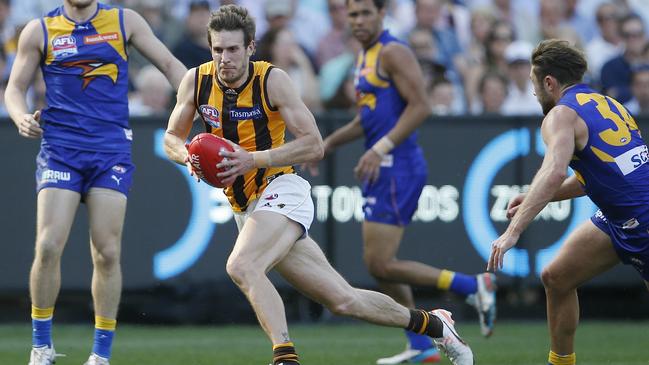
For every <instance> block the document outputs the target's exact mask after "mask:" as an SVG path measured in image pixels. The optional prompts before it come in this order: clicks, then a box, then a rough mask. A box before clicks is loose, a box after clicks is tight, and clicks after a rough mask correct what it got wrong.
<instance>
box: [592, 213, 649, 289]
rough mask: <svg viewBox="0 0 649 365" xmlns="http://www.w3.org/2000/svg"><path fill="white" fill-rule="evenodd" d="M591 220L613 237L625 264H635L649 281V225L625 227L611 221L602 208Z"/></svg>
mask: <svg viewBox="0 0 649 365" xmlns="http://www.w3.org/2000/svg"><path fill="white" fill-rule="evenodd" d="M590 220H591V221H592V222H593V224H595V226H597V228H599V229H601V230H602V231H603V232H604V233H606V234H607V235H608V236H609V237H611V242H612V243H613V248H615V251H616V252H617V255H618V256H619V258H620V261H622V262H623V263H624V264H625V265H631V266H633V267H634V268H635V269H636V270H637V271H638V272H639V273H640V276H642V278H643V279H644V280H646V281H649V225H648V224H642V225H639V226H637V227H635V228H629V229H624V228H622V227H619V226H617V225H614V224H611V223H609V221H608V219H606V217H605V216H604V214H603V213H602V211H601V210H598V211H597V212H596V213H595V214H594V215H593V216H592V217H591V218H590Z"/></svg>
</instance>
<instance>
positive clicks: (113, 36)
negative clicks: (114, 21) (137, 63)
mask: <svg viewBox="0 0 649 365" xmlns="http://www.w3.org/2000/svg"><path fill="white" fill-rule="evenodd" d="M117 40H119V35H118V34H117V32H112V33H102V34H93V35H87V36H85V37H83V43H84V44H90V45H92V44H99V43H106V42H110V41H117Z"/></svg>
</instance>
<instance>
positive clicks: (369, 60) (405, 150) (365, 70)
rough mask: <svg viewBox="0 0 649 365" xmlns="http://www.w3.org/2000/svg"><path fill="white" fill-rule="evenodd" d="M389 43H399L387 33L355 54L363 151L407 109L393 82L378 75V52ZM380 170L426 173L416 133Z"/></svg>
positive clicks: (355, 79) (355, 83) (387, 130)
mask: <svg viewBox="0 0 649 365" xmlns="http://www.w3.org/2000/svg"><path fill="white" fill-rule="evenodd" d="M390 42H399V43H402V44H403V42H401V41H400V40H398V39H397V38H395V37H393V36H392V35H391V34H390V33H389V32H388V31H387V30H385V31H383V33H382V34H381V35H380V37H379V39H378V40H377V41H376V43H374V44H373V45H372V46H370V47H369V48H367V49H365V50H363V51H362V52H361V53H360V54H359V55H358V60H357V62H356V71H355V77H354V85H355V87H356V95H357V105H358V108H359V113H360V117H361V124H362V126H363V130H364V132H365V148H366V149H369V148H371V147H372V146H373V145H374V144H375V143H376V142H377V141H378V140H379V139H381V138H382V137H383V136H385V135H386V134H388V132H390V130H392V128H394V126H395V125H396V124H397V121H398V120H399V117H400V116H401V113H403V110H404V109H405V108H406V101H405V100H404V99H403V97H401V95H400V94H399V90H397V87H396V85H395V84H394V82H393V81H392V80H390V79H389V78H386V77H384V76H382V75H381V74H379V60H380V58H379V55H380V54H381V49H383V47H385V46H386V45H387V44H388V43H390ZM388 157H389V159H388V160H387V161H385V160H384V164H382V167H388V168H391V171H393V172H396V171H404V172H407V171H410V172H411V173H412V171H418V172H421V173H425V170H426V162H425V160H424V157H423V153H422V151H421V148H419V146H418V145H417V133H416V132H415V133H412V134H411V135H410V136H409V137H408V138H406V139H405V140H404V141H403V142H402V143H401V144H399V145H398V146H397V147H396V148H395V149H394V150H392V152H390V156H388Z"/></svg>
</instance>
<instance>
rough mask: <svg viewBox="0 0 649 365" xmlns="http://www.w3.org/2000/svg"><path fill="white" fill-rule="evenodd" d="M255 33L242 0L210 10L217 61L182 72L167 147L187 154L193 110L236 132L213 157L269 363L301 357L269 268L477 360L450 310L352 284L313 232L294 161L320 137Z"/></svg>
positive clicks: (240, 274) (334, 302)
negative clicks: (258, 56)
mask: <svg viewBox="0 0 649 365" xmlns="http://www.w3.org/2000/svg"><path fill="white" fill-rule="evenodd" d="M254 39H255V23H254V20H253V19H252V18H251V17H250V16H249V14H248V11H247V10H246V9H244V8H242V7H238V6H235V5H227V6H222V7H220V8H219V9H218V11H216V12H215V13H213V14H212V16H211V19H210V22H209V26H208V41H209V44H210V48H211V51H212V56H213V61H211V62H208V63H205V64H203V65H201V66H199V67H197V68H195V69H191V70H190V71H189V72H187V74H186V75H185V77H184V78H183V80H182V82H181V85H180V88H179V91H178V97H177V104H176V107H175V108H174V110H173V112H172V114H171V116H170V119H169V126H168V128H167V132H166V135H165V150H166V152H167V154H168V155H169V157H170V158H171V159H172V160H174V161H176V162H178V163H184V164H188V156H187V155H188V154H187V150H186V148H185V144H184V143H185V140H186V139H187V137H188V135H189V132H190V129H191V126H192V119H193V116H194V113H196V112H197V111H198V112H199V114H200V115H201V117H202V118H203V121H204V122H205V126H206V128H207V130H208V131H211V132H212V133H214V134H216V135H218V136H223V137H225V138H226V139H228V140H230V141H232V142H233V143H232V146H233V147H234V149H235V152H221V155H222V156H223V157H225V158H227V160H224V161H222V162H221V163H219V164H218V165H217V166H219V168H229V170H228V171H226V172H223V173H221V174H219V175H220V177H221V178H222V179H223V182H224V183H225V184H226V185H229V187H228V188H227V189H226V190H225V193H226V195H227V196H228V198H229V200H230V203H231V205H232V208H233V210H234V212H235V220H236V222H237V226H238V228H239V236H238V237H237V240H236V242H235V244H234V248H233V250H232V253H231V254H230V257H229V258H228V262H227V268H226V269H227V272H228V274H229V275H230V277H231V278H232V280H233V281H234V282H235V283H236V284H237V285H238V286H239V288H240V289H241V290H242V291H243V293H244V294H245V295H246V296H247V298H248V300H249V301H250V304H251V305H252V307H253V309H254V311H255V313H256V315H257V318H258V320H259V322H260V324H261V326H262V328H263V329H264V331H265V332H266V334H267V335H268V337H269V338H270V340H271V341H272V344H273V364H274V365H279V364H283V365H296V364H299V360H298V355H297V352H296V350H295V347H294V345H293V342H291V338H290V336H289V332H288V327H287V323H286V314H285V312H284V305H283V303H282V299H281V298H280V296H279V294H278V292H277V290H276V289H275V287H274V286H273V284H272V283H271V281H270V280H269V279H268V277H267V273H268V271H270V270H271V269H275V270H277V271H278V272H279V273H280V274H281V275H282V276H283V277H284V278H285V279H286V280H287V281H288V282H289V283H291V284H292V285H293V286H294V287H295V288H296V289H298V290H299V291H300V292H302V293H304V294H305V295H307V296H309V297H311V298H312V299H314V300H315V301H317V302H319V303H322V304H323V305H325V306H326V307H327V308H329V309H330V310H331V311H332V312H334V313H337V314H340V315H346V316H352V317H355V318H358V319H363V320H365V321H369V322H372V323H376V324H380V325H385V326H392V327H402V328H407V329H410V330H415V331H417V332H419V333H421V334H427V335H429V336H431V337H433V338H435V340H436V341H438V342H439V343H440V344H441V346H443V348H445V349H446V351H447V353H448V355H449V358H450V359H451V361H452V363H453V364H462V365H469V364H473V355H472V353H471V349H470V348H469V347H468V346H467V345H466V344H465V343H464V342H463V341H462V340H461V339H460V338H459V336H458V335H457V333H456V332H455V330H454V328H453V322H452V320H451V319H450V313H448V312H446V311H444V310H441V309H438V310H435V311H432V312H426V311H423V310H409V309H407V308H406V307H404V306H401V305H399V304H398V303H396V302H395V301H394V300H392V299H391V298H390V297H388V296H386V295H384V294H381V293H377V292H373V291H368V290H361V289H356V288H353V287H351V286H350V285H349V284H348V283H347V282H346V281H345V280H344V279H343V278H342V277H341V276H340V275H339V274H338V273H337V272H336V271H335V270H334V269H333V268H332V267H331V265H330V264H329V263H328V262H327V260H326V258H325V256H324V254H323V253H322V251H321V250H320V247H319V246H318V244H317V243H316V242H314V241H313V240H312V239H311V238H310V237H309V236H308V229H309V226H310V225H311V221H312V219H313V202H312V200H311V196H310V185H309V183H308V182H307V181H306V180H304V179H302V178H301V177H299V176H298V175H296V174H295V172H294V170H293V168H292V167H291V165H293V164H297V163H302V162H306V161H312V160H317V159H320V158H321V157H322V138H321V136H320V133H319V132H318V129H317V127H316V124H315V120H314V117H313V115H312V114H311V112H310V111H309V110H308V109H307V108H306V106H305V105H304V103H303V102H302V101H301V100H300V98H299V96H298V95H297V93H296V92H295V90H294V88H293V86H292V83H291V80H290V79H289V77H288V76H287V74H286V73H285V72H284V71H282V70H280V69H277V68H274V67H273V66H272V65H271V64H269V63H266V62H250V57H251V56H252V54H253V53H254V51H255V43H254ZM215 116H218V117H215ZM285 129H288V130H289V131H290V132H291V133H292V134H293V135H294V137H295V139H294V140H292V141H291V142H289V143H285V142H284V132H285ZM188 166H190V165H189V164H188ZM190 168H191V167H190ZM243 362H245V360H244V361H243Z"/></svg>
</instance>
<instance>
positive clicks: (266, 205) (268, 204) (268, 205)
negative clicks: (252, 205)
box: [262, 203, 272, 208]
mask: <svg viewBox="0 0 649 365" xmlns="http://www.w3.org/2000/svg"><path fill="white" fill-rule="evenodd" d="M263 207H267V208H270V207H272V205H270V203H266V204H264V205H262V208H263Z"/></svg>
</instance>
